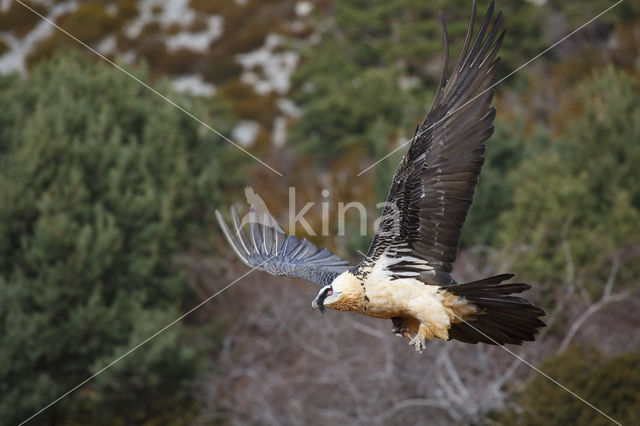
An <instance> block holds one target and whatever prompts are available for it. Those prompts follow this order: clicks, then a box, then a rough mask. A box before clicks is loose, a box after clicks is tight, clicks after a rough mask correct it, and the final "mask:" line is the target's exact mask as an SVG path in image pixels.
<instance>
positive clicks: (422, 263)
mask: <svg viewBox="0 0 640 426" xmlns="http://www.w3.org/2000/svg"><path fill="white" fill-rule="evenodd" d="M493 8H494V4H493V1H492V2H491V5H490V6H489V10H488V11H487V13H486V15H485V18H484V20H483V22H482V26H481V28H480V31H479V32H478V34H477V35H476V37H475V39H474V41H473V43H471V40H472V35H473V27H474V22H475V16H476V5H475V1H474V3H473V10H472V14H471V21H470V23H469V28H468V30H467V35H466V38H465V42H464V46H463V48H462V53H461V54H460V58H459V59H458V61H457V63H456V65H455V67H454V69H453V70H452V73H451V74H449V75H448V77H447V68H448V53H449V39H448V35H447V29H446V25H445V23H444V20H442V27H443V32H444V46H445V47H444V50H445V65H444V69H443V73H442V78H441V80H440V84H439V87H438V92H437V94H436V97H435V99H434V102H433V105H432V106H431V109H430V111H429V113H428V114H427V117H426V118H425V120H424V122H423V123H422V124H421V125H419V126H418V128H417V129H416V134H415V136H414V137H413V140H412V143H411V145H410V147H409V149H408V151H407V153H406V154H405V156H404V158H403V159H402V162H401V163H400V166H399V167H398V169H397V170H396V173H395V175H394V178H393V182H392V184H391V189H390V191H389V196H388V198H387V203H386V206H385V208H384V210H383V213H382V217H381V220H380V223H379V225H378V229H377V230H376V234H375V236H374V238H373V241H372V243H371V247H370V248H369V252H368V254H367V256H366V257H365V259H364V260H363V261H362V262H361V264H360V265H358V270H360V271H366V270H367V268H370V267H371V266H372V265H373V264H375V262H376V261H378V260H379V259H380V258H381V257H382V256H384V257H385V259H386V262H387V265H388V266H387V267H388V269H390V270H391V271H392V272H393V274H394V275H395V276H396V277H407V276H416V277H417V276H420V278H421V279H423V280H424V281H426V282H429V283H433V284H439V285H446V284H451V283H453V280H452V279H451V277H450V276H449V272H451V269H452V268H451V264H452V263H453V262H454V261H455V259H456V254H457V248H458V240H459V238H460V233H461V231H462V225H463V224H464V221H465V218H466V216H467V212H468V210H469V207H470V206H471V202H472V201H473V193H474V189H475V186H476V184H477V182H478V176H479V174H480V169H481V167H482V164H483V163H484V151H485V144H484V142H485V141H486V140H487V139H488V138H489V137H490V136H491V134H492V133H493V120H494V118H495V109H494V108H493V107H491V101H492V99H493V89H492V88H491V86H492V85H493V83H494V80H495V69H496V66H497V64H498V62H499V59H496V55H497V54H498V50H499V49H500V46H501V44H502V39H503V37H504V31H502V32H501V33H500V34H499V35H498V33H499V31H500V24H501V22H502V13H501V12H499V13H498V15H497V16H496V18H495V21H494V22H493V24H492V25H490V22H491V17H492V15H493Z"/></svg>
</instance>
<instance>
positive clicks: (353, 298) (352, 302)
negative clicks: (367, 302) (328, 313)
mask: <svg viewBox="0 0 640 426" xmlns="http://www.w3.org/2000/svg"><path fill="white" fill-rule="evenodd" d="M363 297H364V293H363V290H362V286H361V285H360V282H359V281H358V279H357V278H356V277H355V276H354V275H353V274H351V273H350V272H349V271H346V272H343V273H342V274H340V275H338V276H337V277H336V278H335V279H334V280H333V281H332V282H331V284H329V285H326V286H324V287H322V288H321V289H320V291H319V292H318V295H317V296H316V298H315V299H314V300H313V302H312V303H311V306H312V307H313V309H320V311H321V312H324V311H325V308H331V309H335V310H336V311H353V310H357V309H359V308H360V307H361V306H360V305H361V304H362V301H363Z"/></svg>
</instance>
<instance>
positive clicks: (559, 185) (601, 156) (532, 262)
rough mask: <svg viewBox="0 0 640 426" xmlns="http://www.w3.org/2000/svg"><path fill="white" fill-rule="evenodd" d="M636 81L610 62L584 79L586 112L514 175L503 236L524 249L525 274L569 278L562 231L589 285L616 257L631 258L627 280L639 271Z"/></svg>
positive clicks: (580, 92) (639, 101) (597, 282)
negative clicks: (634, 252)
mask: <svg viewBox="0 0 640 426" xmlns="http://www.w3.org/2000/svg"><path fill="white" fill-rule="evenodd" d="M638 83H639V81H638V79H637V77H633V78H632V77H631V76H629V75H628V74H626V73H624V72H621V71H616V70H614V69H612V68H609V69H607V70H606V71H604V72H602V73H601V74H598V75H595V76H594V77H593V78H591V79H589V80H587V81H585V82H584V83H583V84H581V85H580V86H579V88H578V89H577V96H578V97H579V100H580V104H581V105H582V107H583V111H582V113H581V115H580V116H579V117H578V118H577V119H574V120H573V121H572V122H571V124H570V125H569V126H568V130H567V132H566V135H565V138H564V139H559V138H558V139H555V140H553V144H552V145H551V146H549V148H548V149H545V150H544V151H543V152H542V153H540V154H539V155H536V156H530V157H529V158H527V159H526V160H525V161H524V162H523V163H522V166H521V167H520V168H519V169H517V170H516V171H515V172H514V173H513V175H512V176H511V177H510V179H512V181H513V182H512V184H513V186H514V188H515V192H514V200H513V203H514V207H513V209H512V210H510V211H507V212H505V213H504V214H503V215H502V217H501V219H500V229H501V231H500V237H501V240H502V241H503V243H504V244H509V243H510V242H513V241H519V242H521V243H522V244H524V246H525V247H526V248H527V250H525V252H524V253H523V254H522V255H521V256H520V258H521V265H520V266H519V269H522V270H523V273H525V274H527V276H530V277H532V278H534V279H538V280H540V281H546V282H548V283H550V284H551V283H553V282H554V281H555V282H557V281H559V280H561V279H562V277H564V275H565V273H566V262H567V258H566V252H565V249H564V248H563V246H562V242H563V233H564V234H566V239H565V240H566V243H567V244H568V247H569V249H570V251H571V254H572V261H573V263H574V264H575V265H577V266H578V267H577V270H576V276H577V279H580V280H582V281H583V282H584V283H585V285H586V286H587V288H590V287H591V289H592V290H593V289H599V288H601V286H602V282H603V280H605V279H606V277H607V275H608V273H609V268H610V262H611V257H612V256H616V255H621V256H622V260H623V261H626V262H629V264H628V266H627V267H625V268H621V274H622V275H621V276H620V277H619V278H620V279H621V280H622V281H623V282H625V281H627V280H630V279H633V278H634V277H635V276H636V275H637V272H638V267H637V262H632V261H631V260H632V259H630V258H629V257H628V256H626V255H625V251H626V250H625V247H628V245H630V244H633V243H634V241H637V238H638V236H639V235H638V232H639V227H638V221H639V220H640V187H639V186H638V185H637V182H639V181H640V169H639V168H638V167H637V165H638V164H639V162H640V146H639V145H638V144H636V143H633V142H634V141H635V140H636V139H637V135H638V134H640V95H639V92H638V87H639V86H638ZM625 256H626V257H625Z"/></svg>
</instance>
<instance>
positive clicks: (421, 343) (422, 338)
mask: <svg viewBox="0 0 640 426" xmlns="http://www.w3.org/2000/svg"><path fill="white" fill-rule="evenodd" d="M428 332H429V330H428V328H427V326H426V325H424V324H423V323H420V327H418V332H417V333H416V335H415V336H413V339H411V342H409V346H415V348H416V352H418V353H422V351H423V350H424V349H426V347H427V343H426V339H427V333H428Z"/></svg>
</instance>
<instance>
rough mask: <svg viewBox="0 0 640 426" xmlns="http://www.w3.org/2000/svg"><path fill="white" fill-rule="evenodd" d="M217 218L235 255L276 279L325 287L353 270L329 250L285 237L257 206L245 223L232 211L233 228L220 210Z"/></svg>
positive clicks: (232, 209) (305, 241) (273, 220)
mask: <svg viewBox="0 0 640 426" xmlns="http://www.w3.org/2000/svg"><path fill="white" fill-rule="evenodd" d="M216 217H217V218H218V222H219V223H220V227H221V228H222V232H223V233H224V235H225V237H226V238H227V241H229V244H230V245H231V248H232V249H233V251H235V253H236V254H237V255H238V257H239V258H240V259H241V260H242V261H243V262H244V263H245V264H246V265H247V266H250V267H252V268H256V269H259V270H261V271H265V272H268V273H270V274H272V275H286V276H290V277H294V278H301V279H304V280H307V281H311V282H313V283H316V284H318V285H322V286H324V285H327V284H330V283H331V281H333V279H334V278H335V277H336V276H338V275H339V274H341V273H342V272H344V271H346V270H347V269H349V264H348V263H347V262H346V261H344V260H342V259H340V258H339V257H338V256H336V255H335V254H333V253H331V252H330V251H329V250H327V249H324V248H323V249H319V248H318V247H316V246H315V245H313V244H312V243H311V242H309V241H308V240H306V239H302V240H300V239H299V238H297V237H295V236H293V235H287V234H285V232H284V231H283V230H282V228H280V227H279V226H278V224H277V223H276V221H275V219H273V217H271V216H269V215H268V214H264V215H262V217H260V215H259V214H258V213H257V212H256V210H255V208H254V207H253V206H251V208H250V210H249V214H248V215H247V216H245V220H244V221H241V220H240V217H239V216H238V212H237V211H236V209H235V208H233V207H231V221H232V224H233V227H232V228H229V226H228V224H227V222H226V221H225V220H224V218H223V217H222V214H220V212H219V211H217V210H216ZM247 231H248V232H247Z"/></svg>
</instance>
